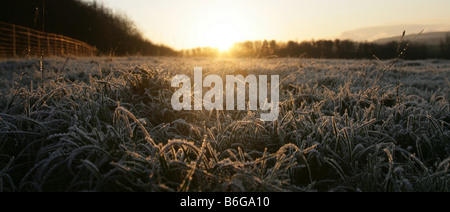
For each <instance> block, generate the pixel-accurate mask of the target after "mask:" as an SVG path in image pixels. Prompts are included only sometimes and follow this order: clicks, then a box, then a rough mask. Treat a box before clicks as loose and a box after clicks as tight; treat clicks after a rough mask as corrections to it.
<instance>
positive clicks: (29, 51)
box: [27, 29, 31, 56]
mask: <svg viewBox="0 0 450 212" xmlns="http://www.w3.org/2000/svg"><path fill="white" fill-rule="evenodd" d="M27 38H28V52H27V56H29V55H30V53H31V43H30V42H31V41H30V29H27Z"/></svg>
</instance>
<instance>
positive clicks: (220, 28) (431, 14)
mask: <svg viewBox="0 0 450 212" xmlns="http://www.w3.org/2000/svg"><path fill="white" fill-rule="evenodd" d="M84 1H90V2H92V1H94V0H84ZM96 1H97V2H99V3H103V4H104V5H105V6H107V7H109V8H111V9H113V11H114V12H117V13H121V14H126V15H127V16H128V18H130V19H131V20H132V21H134V22H135V23H136V26H137V28H138V29H139V30H140V31H141V32H142V33H143V34H144V36H145V37H147V38H148V39H149V40H151V41H152V42H154V43H158V44H164V45H168V46H170V47H172V48H174V49H177V50H179V49H187V48H194V47H200V46H211V47H215V48H219V49H221V50H226V49H227V48H229V47H230V46H231V45H232V43H234V42H239V41H245V40H264V39H267V40H278V41H288V40H294V41H302V40H311V39H316V40H317V39H335V38H341V39H355V40H367V41H371V40H374V39H378V38H382V37H388V36H395V35H401V34H402V32H403V30H407V32H411V33H418V32H420V31H421V30H422V29H424V30H425V32H427V31H450V12H449V11H450V1H449V0H378V1H373V0H126V1H125V0H96ZM397 29H398V30H397ZM397 32H398V33H397ZM394 33H395V34H394Z"/></svg>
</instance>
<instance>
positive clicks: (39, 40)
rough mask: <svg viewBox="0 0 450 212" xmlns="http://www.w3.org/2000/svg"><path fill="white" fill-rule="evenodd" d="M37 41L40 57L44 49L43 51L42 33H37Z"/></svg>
mask: <svg viewBox="0 0 450 212" xmlns="http://www.w3.org/2000/svg"><path fill="white" fill-rule="evenodd" d="M37 39H38V50H37V51H38V55H40V54H42V49H41V33H40V32H38V33H37Z"/></svg>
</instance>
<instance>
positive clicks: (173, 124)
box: [0, 57, 450, 192]
mask: <svg viewBox="0 0 450 212" xmlns="http://www.w3.org/2000/svg"><path fill="white" fill-rule="evenodd" d="M392 62H393V61H377V60H357V61H354V60H306V59H202V58H198V59H184V58H164V57H162V58H158V57H152V58H139V57H131V58H106V57H104V58H68V59H66V58H49V59H45V61H40V60H39V59H21V60H2V61H0V76H1V77H0V191H447V192H448V191H449V190H450V172H449V166H450V105H449V99H450V81H449V80H450V61H445V60H424V61H402V60H401V61H398V62H397V63H395V64H394V65H392V66H390V65H391V64H392ZM196 66H201V67H203V72H204V75H205V76H206V75H209V74H218V75H221V76H223V75H226V74H233V75H234V74H244V75H245V74H256V75H259V74H262V75H271V74H278V75H280V81H281V83H280V86H281V87H280V99H281V102H280V116H279V119H278V120H277V121H275V122H263V121H261V120H260V119H259V115H258V114H257V113H255V112H251V111H248V112H246V111H212V112H210V111H180V112H177V111H174V110H173V109H172V106H171V103H170V100H171V96H172V94H173V92H174V91H175V88H171V86H170V82H171V80H172V77H173V76H174V75H176V74H180V73H184V74H187V75H189V76H192V74H193V69H194V67H196ZM42 70H43V71H42Z"/></svg>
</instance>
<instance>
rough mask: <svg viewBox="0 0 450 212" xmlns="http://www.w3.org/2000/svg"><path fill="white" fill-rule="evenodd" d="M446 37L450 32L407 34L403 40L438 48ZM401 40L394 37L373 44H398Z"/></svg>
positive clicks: (398, 37) (399, 37)
mask: <svg viewBox="0 0 450 212" xmlns="http://www.w3.org/2000/svg"><path fill="white" fill-rule="evenodd" d="M448 36H450V32H429V33H423V34H420V35H417V34H409V35H406V36H405V37H404V38H403V40H405V41H410V42H412V41H414V42H415V43H421V44H425V45H429V46H438V45H440V44H441V42H442V41H444V40H445V39H446V38H447V37H448ZM400 39H401V36H394V37H388V38H382V39H378V40H375V41H374V43H376V44H387V43H389V42H399V41H400Z"/></svg>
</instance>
